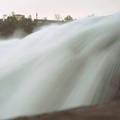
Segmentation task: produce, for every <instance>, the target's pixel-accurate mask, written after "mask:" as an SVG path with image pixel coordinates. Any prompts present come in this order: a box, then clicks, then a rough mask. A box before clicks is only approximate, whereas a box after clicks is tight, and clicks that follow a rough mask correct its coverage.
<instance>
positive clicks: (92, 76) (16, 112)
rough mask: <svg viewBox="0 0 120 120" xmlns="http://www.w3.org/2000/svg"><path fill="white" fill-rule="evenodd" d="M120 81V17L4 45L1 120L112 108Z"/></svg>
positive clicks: (55, 28)
mask: <svg viewBox="0 0 120 120" xmlns="http://www.w3.org/2000/svg"><path fill="white" fill-rule="evenodd" d="M119 81H120V13H117V14H114V15H109V16H102V17H88V18H84V19H80V20H75V21H72V22H70V23H66V24H63V25H50V26H48V27H44V28H43V29H41V30H39V31H37V32H34V33H33V34H31V35H29V36H27V37H25V38H23V39H13V40H12V39H11V40H6V41H3V40H1V41H0V119H8V118H12V117H17V116H24V115H35V114H42V113H49V112H54V111H59V110H65V109H69V108H74V107H78V106H86V105H93V104H99V103H103V102H109V101H112V100H114V97H115V96H116V94H117V89H118V87H119V86H118V85H119Z"/></svg>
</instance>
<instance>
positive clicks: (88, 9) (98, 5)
mask: <svg viewBox="0 0 120 120" xmlns="http://www.w3.org/2000/svg"><path fill="white" fill-rule="evenodd" d="M11 12H15V14H22V15H25V16H26V17H28V16H29V15H32V18H33V19H34V18H35V16H36V13H38V18H39V19H42V18H44V17H47V18H48V19H55V14H59V15H60V16H61V18H62V19H64V17H66V16H67V15H71V16H72V17H73V18H74V19H78V18H83V17H87V16H88V15H92V14H94V15H96V16H105V15H110V14H114V13H116V12H120V0H0V18H3V15H4V14H7V15H10V14H11Z"/></svg>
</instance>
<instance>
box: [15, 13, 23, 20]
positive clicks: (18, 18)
mask: <svg viewBox="0 0 120 120" xmlns="http://www.w3.org/2000/svg"><path fill="white" fill-rule="evenodd" d="M14 17H15V18H16V19H17V20H20V19H22V18H24V17H25V15H21V14H15V15H14Z"/></svg>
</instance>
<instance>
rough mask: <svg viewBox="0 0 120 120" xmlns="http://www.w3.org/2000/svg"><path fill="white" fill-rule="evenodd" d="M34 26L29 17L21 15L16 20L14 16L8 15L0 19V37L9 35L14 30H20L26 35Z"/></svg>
mask: <svg viewBox="0 0 120 120" xmlns="http://www.w3.org/2000/svg"><path fill="white" fill-rule="evenodd" d="M35 26H36V24H35V22H34V21H32V19H31V18H30V17H29V18H24V17H23V18H21V19H20V20H17V19H16V17H15V16H8V17H7V18H6V19H4V20H1V21H0V37H3V38H7V37H10V36H11V35H13V34H14V32H15V31H16V30H22V31H23V32H25V34H26V35H28V34H30V33H32V32H33V29H34V28H35ZM23 37H24V36H23Z"/></svg>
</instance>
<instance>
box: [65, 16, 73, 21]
mask: <svg viewBox="0 0 120 120" xmlns="http://www.w3.org/2000/svg"><path fill="white" fill-rule="evenodd" d="M64 20H65V21H71V20H73V18H72V17H71V16H70V15H68V16H66V17H65V18H64Z"/></svg>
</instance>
